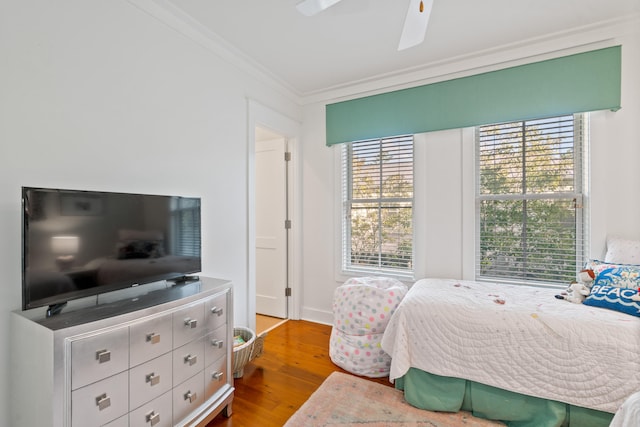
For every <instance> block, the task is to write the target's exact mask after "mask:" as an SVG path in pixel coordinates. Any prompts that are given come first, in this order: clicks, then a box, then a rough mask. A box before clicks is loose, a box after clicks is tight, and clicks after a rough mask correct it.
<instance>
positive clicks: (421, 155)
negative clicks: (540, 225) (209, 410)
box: [301, 20, 640, 323]
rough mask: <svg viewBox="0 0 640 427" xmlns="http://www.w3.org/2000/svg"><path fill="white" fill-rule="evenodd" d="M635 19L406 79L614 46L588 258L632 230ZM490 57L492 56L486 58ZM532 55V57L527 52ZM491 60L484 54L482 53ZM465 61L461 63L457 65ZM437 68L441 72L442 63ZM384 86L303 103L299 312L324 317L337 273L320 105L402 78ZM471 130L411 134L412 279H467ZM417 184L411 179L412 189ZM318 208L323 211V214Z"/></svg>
mask: <svg viewBox="0 0 640 427" xmlns="http://www.w3.org/2000/svg"><path fill="white" fill-rule="evenodd" d="M638 28H640V23H638V22H637V20H636V21H634V22H632V23H629V25H625V26H622V27H609V28H600V29H598V31H595V32H593V31H592V32H588V33H586V32H585V33H584V34H572V35H571V36H570V37H565V38H563V39H558V40H556V41H555V42H554V43H546V44H544V45H536V44H531V45H529V46H524V47H519V48H516V49H513V50H510V51H504V52H500V53H495V52H494V55H493V57H475V58H471V59H470V60H466V61H461V62H460V63H459V64H450V65H448V69H447V70H443V69H442V68H438V69H437V70H434V71H433V76H436V77H433V78H432V76H430V75H429V72H428V71H427V72H426V73H425V75H424V76H421V79H420V81H416V82H415V83H414V84H413V85H418V84H425V83H430V82H433V81H441V80H448V79H450V78H454V77H458V76H459V75H460V74H463V75H464V74H470V73H477V72H482V71H483V70H486V69H495V68H496V67H506V66H509V64H510V63H513V64H517V63H522V62H527V61H528V62H531V61H534V60H536V58H541V59H544V58H546V57H549V56H559V55H561V54H562V52H561V53H558V51H563V52H564V51H566V52H568V53H566V54H569V53H575V49H582V50H589V49H588V48H585V47H581V46H583V45H588V44H591V45H592V46H593V47H592V48H594V49H595V48H598V47H604V46H612V45H618V44H621V45H622V109H621V110H619V111H618V112H615V113H614V112H610V111H602V112H596V113H593V114H592V115H591V191H590V198H591V200H590V202H591V211H590V213H589V214H590V217H591V254H590V256H591V257H594V258H595V257H601V256H602V255H603V253H604V250H605V240H606V236H608V235H619V236H626V237H628V238H637V239H640V216H639V215H638V212H640V197H638V196H640V190H639V189H640V167H638V159H640V131H639V129H638V117H640V80H639V79H638V78H637V76H638V75H640V30H639V29H638ZM496 58H499V59H500V61H499V62H495V61H496ZM531 58H533V59H531ZM492 61H494V62H492ZM467 70H469V71H467ZM444 71H446V72H444ZM387 83H388V88H386V89H381V88H380V87H373V86H369V87H363V86H360V87H357V88H356V87H353V88H351V89H352V91H353V92H352V93H346V92H345V93H335V94H332V97H331V98H327V99H322V100H317V101H316V102H313V103H310V104H308V105H305V107H304V134H303V138H304V141H305V152H304V166H303V185H304V188H303V194H306V195H308V194H312V195H313V197H306V198H305V200H304V204H303V217H304V230H303V236H304V247H303V254H304V263H303V284H304V298H303V302H302V307H301V317H302V318H305V319H310V320H315V321H319V322H323V323H331V322H332V318H333V316H332V312H331V310H332V307H331V305H332V298H333V291H334V290H335V288H336V287H337V286H338V285H340V284H341V283H342V280H343V279H344V278H343V277H341V276H340V275H339V274H336V271H338V270H339V265H338V262H339V251H340V246H339V239H340V216H339V215H340V206H339V196H338V194H339V193H338V192H337V191H336V189H337V188H339V186H338V185H339V182H338V181H339V167H338V162H336V161H335V154H336V153H335V151H337V150H339V148H338V147H336V146H334V147H331V148H328V147H326V146H325V134H326V133H325V128H324V126H325V118H324V106H325V104H327V103H331V102H337V101H342V100H344V99H350V98H356V97H360V96H365V95H368V94H373V93H379V92H381V91H385V90H393V89H396V88H402V87H409V86H411V84H408V83H407V82H403V81H396V82H393V81H391V82H387ZM473 144H474V135H473V130H472V129H461V130H451V131H443V132H433V133H431V134H424V135H418V136H417V137H416V217H418V218H421V219H422V221H423V223H422V224H420V226H421V231H419V232H418V233H419V235H418V236H417V237H416V251H418V250H419V251H420V254H421V255H420V257H421V259H420V260H418V261H417V262H416V263H417V264H418V263H420V270H421V271H420V272H419V274H418V275H417V277H418V278H420V277H424V276H439V277H457V278H464V279H472V278H473V272H474V266H473V263H474V236H475V229H474V224H475V220H474V209H475V204H474V203H475V202H474V194H475V193H474V180H475V178H474V170H473V168H474V160H473V156H474V145H473ZM418 186H420V187H421V188H420V189H418ZM328 207H332V209H333V213H332V214H331V215H329V210H328Z"/></svg>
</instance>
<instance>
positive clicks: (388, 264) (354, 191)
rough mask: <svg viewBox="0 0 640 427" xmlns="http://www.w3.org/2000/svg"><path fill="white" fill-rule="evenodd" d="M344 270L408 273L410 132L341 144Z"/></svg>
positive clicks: (410, 258)
mask: <svg viewBox="0 0 640 427" xmlns="http://www.w3.org/2000/svg"><path fill="white" fill-rule="evenodd" d="M342 158H343V161H342V177H343V185H342V189H343V192H342V196H343V213H344V217H343V218H344V221H343V251H342V254H343V270H352V271H353V270H360V271H373V270H388V271H409V272H410V271H412V269H413V242H412V240H413V225H412V224H413V212H412V211H413V136H399V137H392V138H385V139H377V140H370V141H360V142H354V143H351V144H345V145H344V148H343V157H342Z"/></svg>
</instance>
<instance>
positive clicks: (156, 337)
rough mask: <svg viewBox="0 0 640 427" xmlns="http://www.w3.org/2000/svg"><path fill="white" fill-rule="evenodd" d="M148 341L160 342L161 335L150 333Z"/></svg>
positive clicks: (152, 342)
mask: <svg viewBox="0 0 640 427" xmlns="http://www.w3.org/2000/svg"><path fill="white" fill-rule="evenodd" d="M147 342H150V343H151V344H158V343H159V342H160V335H159V334H156V333H155V332H152V333H150V334H148V335H147Z"/></svg>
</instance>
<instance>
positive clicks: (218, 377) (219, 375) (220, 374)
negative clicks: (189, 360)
mask: <svg viewBox="0 0 640 427" xmlns="http://www.w3.org/2000/svg"><path fill="white" fill-rule="evenodd" d="M222 377H224V372H214V373H213V374H211V378H212V379H214V380H217V381H220V380H221V379H222Z"/></svg>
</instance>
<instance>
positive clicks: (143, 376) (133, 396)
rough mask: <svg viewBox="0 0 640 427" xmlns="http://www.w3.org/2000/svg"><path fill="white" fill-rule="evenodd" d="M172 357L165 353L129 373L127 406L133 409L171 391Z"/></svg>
mask: <svg viewBox="0 0 640 427" xmlns="http://www.w3.org/2000/svg"><path fill="white" fill-rule="evenodd" d="M172 360H173V359H172V355H171V353H166V354H164V355H162V356H160V357H157V358H155V359H152V360H150V361H148V362H146V363H143V364H142V365H138V366H136V367H135V368H133V369H131V370H130V371H129V406H130V408H131V409H135V408H137V407H138V406H140V405H142V404H143V403H146V402H149V401H150V400H153V399H155V398H156V397H158V396H160V395H161V394H163V393H165V392H167V391H169V390H171V384H172V382H171V381H172V372H171V371H172V367H171V363H172Z"/></svg>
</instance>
